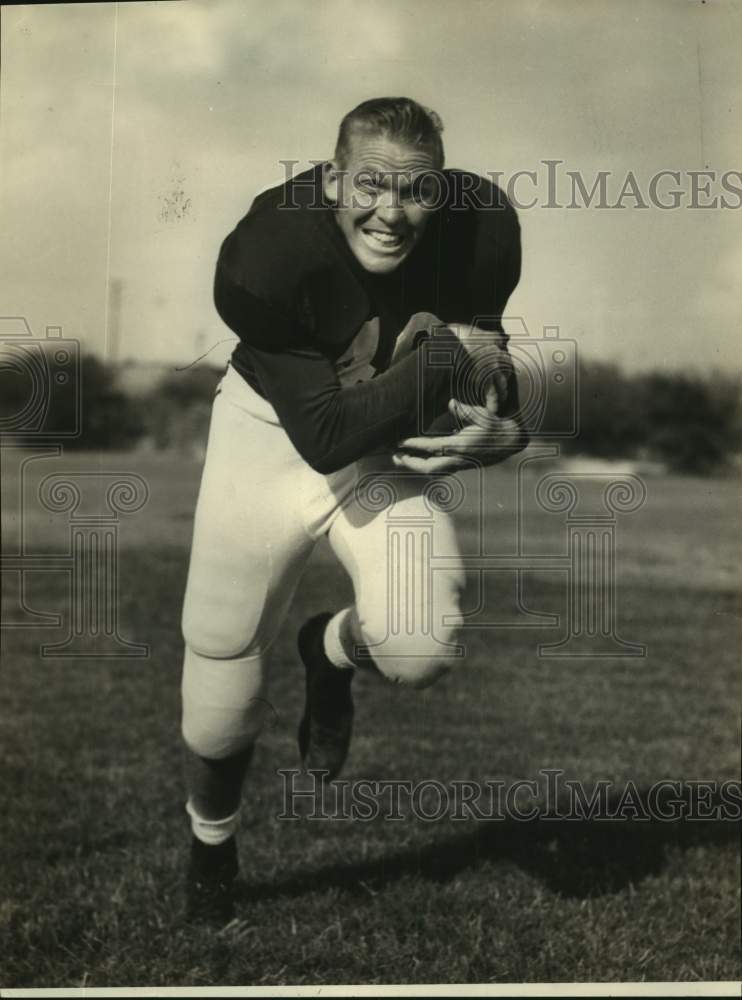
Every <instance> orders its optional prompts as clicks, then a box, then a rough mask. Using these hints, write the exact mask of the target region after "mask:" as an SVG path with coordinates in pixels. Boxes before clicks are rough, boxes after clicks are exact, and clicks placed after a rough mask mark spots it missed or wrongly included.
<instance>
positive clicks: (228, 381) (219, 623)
mask: <svg viewBox="0 0 742 1000" xmlns="http://www.w3.org/2000/svg"><path fill="white" fill-rule="evenodd" d="M236 380H237V381H236ZM253 403H255V406H256V407H257V412H258V413H259V412H260V406H259V401H258V402H255V397H253V396H252V395H251V393H250V390H249V389H247V387H246V386H244V385H243V383H242V382H241V381H240V380H239V376H238V375H237V374H236V373H234V372H230V373H229V374H228V375H227V376H226V377H225V379H224V381H223V383H222V390H221V392H220V395H219V396H218V397H217V399H216V401H215V404H214V412H213V417H212V425H211V429H210V434H209V444H208V448H207V456H206V463H205V466H204V473H203V479H202V484H201V490H200V493H199V500H198V506H197V510H196V518H195V524H194V538H193V547H192V552H191V564H190V569H189V574H188V585H187V588H186V596H185V602H184V608H183V635H184V639H185V643H186V650H185V661H184V669H183V685H182V696H183V738H184V741H185V745H186V782H187V789H188V802H187V810H188V813H189V816H190V819H191V828H192V832H193V842H192V849H191V865H190V870H189V910H190V911H191V916H192V917H194V918H198V917H200V916H203V918H204V919H207V920H209V919H215V920H219V919H222V918H224V919H226V918H227V917H228V916H229V913H230V909H231V895H230V884H231V882H232V880H233V879H234V876H235V875H236V871H237V856H236V848H235V841H234V834H235V830H236V827H237V818H238V813H239V807H240V802H241V792H242V783H243V779H244V775H245V771H246V768H247V765H248V763H249V761H250V758H251V756H252V751H253V747H254V744H255V741H256V739H257V737H258V735H259V734H260V731H261V729H262V728H263V727H264V725H265V724H266V723H267V722H269V721H270V720H271V719H272V718H273V717H274V714H275V713H274V711H273V709H272V707H271V705H270V703H269V701H268V699H267V696H266V674H267V663H266V661H267V654H268V651H269V647H270V645H271V643H272V641H273V639H274V638H275V636H276V634H277V632H278V630H279V628H280V625H281V623H282V621H283V619H284V617H285V614H286V610H287V608H288V605H289V603H290V600H291V596H292V594H293V591H294V589H295V585H296V581H297V579H298V577H299V575H300V573H301V571H302V569H303V566H304V564H305V562H306V559H307V557H308V555H309V553H310V551H311V548H312V544H313V542H312V539H311V538H310V537H309V535H308V534H307V532H306V530H305V527H304V524H303V522H302V518H301V508H300V503H298V502H297V490H296V482H297V475H299V474H300V469H299V465H298V463H299V462H300V460H299V459H298V456H297V455H296V452H295V451H294V449H293V448H292V447H291V445H290V443H289V441H288V438H287V437H286V434H285V432H284V431H283V430H282V429H281V428H280V427H277V426H276V425H275V424H272V423H270V422H267V421H265V420H263V419H260V418H259V417H257V416H256V415H255V412H249V411H248V410H247V409H245V408H244V405H243V404H247V405H249V406H252V405H253ZM199 910H201V911H202V912H201V913H199V912H198V911H199Z"/></svg>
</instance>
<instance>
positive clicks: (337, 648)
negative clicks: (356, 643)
mask: <svg viewBox="0 0 742 1000" xmlns="http://www.w3.org/2000/svg"><path fill="white" fill-rule="evenodd" d="M350 613H351V608H343V610H342V611H338V613H337V614H336V615H333V616H332V618H331V619H330V620H329V622H328V623H327V626H326V628H325V635H324V641H323V645H324V649H325V656H326V657H327V659H328V660H329V661H330V663H331V664H332V665H333V666H334V667H338V668H339V669H341V670H348V669H351V668H352V667H354V666H355V663H354V662H353V660H352V659H351V658H350V656H348V653H347V652H346V649H350V650H352V649H353V639H352V637H350V638H349V639H345V641H343V640H344V637H345V636H348V635H349V632H350V628H349V624H350V622H349V619H350Z"/></svg>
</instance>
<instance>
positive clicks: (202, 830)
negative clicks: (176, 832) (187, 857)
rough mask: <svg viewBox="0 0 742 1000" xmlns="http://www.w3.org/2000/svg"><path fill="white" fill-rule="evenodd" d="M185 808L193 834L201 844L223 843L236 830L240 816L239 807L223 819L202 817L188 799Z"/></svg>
mask: <svg viewBox="0 0 742 1000" xmlns="http://www.w3.org/2000/svg"><path fill="white" fill-rule="evenodd" d="M185 808H186V812H187V813H188V815H189V816H190V817H191V830H193V836H194V837H197V838H198V840H200V841H201V843H202V844H208V845H209V846H210V847H217V846H218V845H219V844H223V843H224V842H225V840H229V838H230V837H231V836H232V835H233V834H234V833H235V832H236V830H237V824H238V822H239V818H240V811H239V809H238V810H237V812H236V813H233V815H232V816H226V817H225V818H224V819H204V818H203V817H202V816H199V815H198V813H197V812H196V810H195V808H194V806H193V803H192V802H191V800H190V799H188V801H187V802H186V807H185Z"/></svg>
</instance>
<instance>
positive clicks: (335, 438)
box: [248, 334, 461, 475]
mask: <svg viewBox="0 0 742 1000" xmlns="http://www.w3.org/2000/svg"><path fill="white" fill-rule="evenodd" d="M435 339H436V347H438V346H439V345H440V344H441V341H442V340H446V345H445V346H448V347H450V348H451V349H452V350H453V351H455V352H457V351H459V350H460V349H461V348H460V345H459V343H458V341H457V339H456V337H455V336H454V335H453V334H450V335H449V336H448V337H446V336H445V335H443V336H440V337H436V338H435ZM449 340H450V344H449V343H448V341H449ZM420 349H421V350H424V351H426V350H427V348H426V347H425V345H422V346H421V348H420ZM248 353H249V357H250V360H251V362H252V364H253V367H254V369H255V373H256V375H257V376H258V379H259V380H260V385H261V388H262V390H263V392H264V394H265V396H266V398H267V399H268V401H269V402H270V403H271V404H272V406H273V408H274V409H275V411H276V414H277V415H278V419H279V420H280V421H281V425H282V426H283V428H284V429H285V431H286V433H287V434H288V436H289V438H290V440H291V443H292V444H293V445H294V447H295V448H296V450H297V451H298V452H299V454H300V455H301V456H302V458H303V459H304V460H305V461H306V462H307V463H308V464H309V465H311V466H312V468H313V469H315V470H316V471H317V472H321V473H323V474H324V475H327V474H328V473H331V472H335V471H337V470H338V469H342V468H343V467H344V466H346V465H349V464H350V463H351V462H355V461H357V460H358V459H359V458H362V457H363V456H364V455H367V454H368V453H369V452H371V451H374V450H376V449H378V448H384V447H386V448H389V449H390V450H391V449H393V448H394V447H396V445H397V442H398V441H399V440H400V439H402V438H404V437H407V436H408V435H409V434H412V433H415V432H416V431H417V430H418V429H419V402H418V401H419V389H420V386H419V381H420V371H421V370H423V372H424V374H423V378H424V391H425V402H426V409H427V407H428V405H430V406H431V409H432V410H433V411H434V412H437V413H442V412H444V411H445V409H446V405H447V403H448V400H449V397H450V394H451V370H450V369H449V368H445V367H441V366H439V365H436V366H432V365H425V364H424V362H423V365H422V366H421V365H420V361H419V359H418V357H417V356H416V355H414V354H413V355H410V356H409V357H407V358H405V359H404V360H403V361H402V362H400V363H399V364H396V365H394V366H393V367H392V368H390V369H389V371H386V372H384V373H383V374H380V375H377V376H376V377H375V378H374V379H371V380H369V381H366V382H359V383H358V384H357V385H354V386H347V387H343V386H341V384H340V382H339V380H338V377H337V373H336V372H335V368H334V366H333V365H332V362H331V361H330V360H329V359H328V358H326V357H325V356H324V355H323V354H321V353H320V352H319V351H317V350H314V349H299V348H292V349H285V350H283V351H279V352H270V351H265V350H261V349H258V348H255V347H249V348H248Z"/></svg>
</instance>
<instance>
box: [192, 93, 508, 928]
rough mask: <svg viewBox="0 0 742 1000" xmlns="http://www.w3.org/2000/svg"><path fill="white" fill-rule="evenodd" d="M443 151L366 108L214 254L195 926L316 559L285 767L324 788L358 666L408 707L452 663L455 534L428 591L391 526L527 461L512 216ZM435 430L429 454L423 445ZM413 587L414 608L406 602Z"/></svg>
mask: <svg viewBox="0 0 742 1000" xmlns="http://www.w3.org/2000/svg"><path fill="white" fill-rule="evenodd" d="M441 131H442V125H441V122H440V119H439V118H438V116H437V115H436V114H435V113H434V112H432V111H429V110H427V109H425V108H423V107H422V106H421V105H419V104H417V103H416V102H415V101H413V100H410V99H408V98H381V99H376V100H370V101H366V102H364V103H363V104H361V105H359V106H358V107H357V108H355V109H354V110H353V111H351V112H349V113H348V114H347V115H346V116H345V118H344V119H343V121H342V123H341V125H340V130H339V135H338V139H337V146H336V149H335V154H334V157H333V159H332V160H331V161H328V162H325V163H322V164H319V165H317V166H316V167H314V168H313V169H311V170H309V171H306V172H305V173H302V174H299V175H298V176H296V177H294V178H293V179H292V180H289V181H288V182H287V183H285V184H283V185H281V186H279V187H276V188H274V189H272V190H270V191H267V192H265V193H263V194H261V195H260V196H259V197H257V198H256V199H255V201H254V202H253V204H252V206H251V208H250V210H249V211H248V213H247V214H246V215H245V217H244V218H243V219H242V220H241V221H240V222H239V223H238V224H237V226H236V228H235V229H234V231H233V232H232V233H231V234H230V235H229V236H227V238H226V239H225V241H224V243H223V245H222V247H221V251H220V254H219V259H218V263H217V268H216V279H215V286H214V296H215V304H216V308H217V311H218V312H219V315H220V316H221V318H222V319H223V321H224V322H225V323H226V324H227V326H228V327H229V328H230V329H231V330H233V331H234V332H235V333H236V334H237V336H238V337H239V343H238V345H237V347H236V348H235V351H234V354H233V356H232V359H231V362H230V364H229V366H228V368H227V372H226V374H225V376H224V378H223V379H222V381H221V383H220V386H219V388H218V389H217V394H216V398H215V401H214V407H213V414H212V420H211V427H210V431H209V441H208V448H207V454H206V460H205V466H204V471H203V478H202V482H201V488H200V493H199V498H198V505H197V510H196V515H195V524H194V537H193V547H192V552H191V562H190V569H189V575H188V584H187V589H186V596H185V604H184V610H183V634H184V639H185V663H184V670H183V685H182V696H183V738H184V740H185V744H186V748H187V784H188V799H187V806H186V808H187V811H188V813H189V815H190V819H191V827H192V842H191V854H190V862H189V869H188V879H187V906H188V914H189V916H190V917H191V918H192V919H197V920H201V919H202V920H206V921H217V922H224V921H228V920H229V919H230V918H231V916H232V913H233V898H232V885H233V881H234V879H235V877H236V875H237V873H238V863H237V850H236V844H235V831H236V828H237V821H238V812H239V808H240V803H241V798H242V784H243V778H244V775H245V772H246V769H247V766H248V763H249V761H250V758H251V755H252V751H253V747H254V745H255V741H256V739H257V738H258V735H259V733H260V731H261V728H262V727H263V726H264V725H265V723H266V720H267V719H269V718H270V715H271V708H270V706H269V703H268V701H267V699H266V694H265V685H266V673H267V662H268V657H269V652H270V647H271V644H272V643H273V641H274V640H275V638H276V636H277V635H278V633H279V631H280V630H281V629H282V628H284V627H285V618H286V612H287V609H288V606H289V603H290V601H291V598H292V595H293V593H294V589H295V586H296V584H297V581H298V580H299V577H300V575H301V572H302V569H303V567H304V565H305V564H306V561H307V559H308V557H309V555H310V552H311V550H312V548H313V546H314V544H315V543H316V541H317V540H318V539H319V538H320V537H321V536H323V535H324V536H326V537H327V538H328V540H329V543H330V546H331V547H332V550H333V551H334V553H335V555H336V556H337V558H338V559H339V560H340V562H341V564H342V565H343V566H344V567H345V569H346V570H347V572H348V573H349V575H350V577H351V580H352V583H353V588H354V594H355V601H354V603H353V604H352V605H351V606H350V607H341V608H333V609H328V610H327V612H326V613H324V614H321V615H318V616H316V617H314V618H313V619H310V620H309V621H307V622H306V623H305V624H304V625H303V626H302V628H301V629H300V631H299V635H298V653H299V656H300V657H301V660H302V661H303V664H304V669H305V673H306V703H305V707H304V714H303V717H302V719H301V723H300V726H299V731H298V742H299V750H300V755H301V759H302V761H303V763H304V765H305V766H306V767H308V768H313V769H318V770H322V771H326V772H327V777H328V779H332V778H333V777H335V776H336V775H337V774H338V773H339V771H340V769H341V767H342V766H343V763H344V761H345V758H346V755H347V753H348V748H349V743H350V738H351V728H352V719H353V701H352V696H351V684H352V680H353V675H354V671H355V670H356V669H359V668H360V669H372V670H375V671H376V672H377V673H379V674H380V675H381V676H382V677H384V678H387V679H388V680H390V681H392V682H394V683H399V684H407V685H411V686H413V687H424V686H426V685H428V684H431V683H432V682H434V681H435V680H436V679H437V678H439V677H440V676H441V675H442V674H443V673H445V672H446V671H447V670H448V669H449V668H450V667H451V665H452V663H453V662H455V657H454V655H453V654H454V652H455V651H456V645H455V640H456V634H457V629H458V625H459V624H460V621H461V618H460V610H459V598H460V593H461V590H462V587H463V584H464V574H463V571H462V568H461V565H460V564H457V562H456V558H457V556H458V548H457V543H456V538H455V534H454V530H453V524H452V520H451V517H450V515H449V514H448V513H446V512H445V511H442V510H439V511H437V512H436V513H435V515H434V516H435V539H436V549H437V550H438V551H441V552H445V553H446V555H447V556H449V557H452V558H449V559H448V560H447V562H446V568H440V567H437V568H436V570H435V572H433V573H429V572H427V570H426V563H425V560H426V558H427V559H429V553H426V552H425V551H424V550H423V547H421V546H418V547H417V549H418V550H417V551H411V552H408V553H406V554H404V557H403V558H399V559H396V560H395V562H394V566H393V567H392V565H391V562H390V560H392V558H393V556H392V554H391V553H390V552H389V551H387V550H388V546H387V532H386V516H387V514H388V513H389V512H390V511H391V512H392V513H393V514H394V515H395V516H399V517H401V518H405V517H410V518H413V519H414V518H415V517H416V516H419V515H420V514H423V515H424V516H427V517H429V516H430V506H429V504H427V500H426V494H425V489H426V486H429V484H430V479H429V477H430V475H431V474H438V473H447V472H452V471H455V470H456V469H460V468H465V467H467V466H471V465H472V463H473V461H474V462H479V463H480V464H481V462H482V461H484V462H485V463H492V462H496V461H500V460H502V459H503V458H506V457H507V456H508V455H511V454H513V453H514V452H516V451H518V450H520V449H521V448H523V447H524V446H525V444H526V434H525V431H524V429H523V427H522V426H521V424H520V422H519V420H518V413H517V411H518V402H517V386H516V383H515V377H514V374H513V370H512V365H511V364H510V361H509V356H508V354H507V349H506V342H507V337H506V335H505V333H504V331H503V328H502V324H501V315H502V311H503V308H504V306H505V304H506V302H507V300H508V297H509V296H510V294H511V292H512V291H513V289H514V288H515V286H516V284H517V282H518V278H519V275H520V239H519V226H518V221H517V217H516V214H515V211H514V210H513V208H512V207H511V206H510V204H509V203H508V202H507V200H506V198H505V196H504V195H503V194H502V192H501V191H500V190H499V189H498V188H497V187H495V186H494V185H493V184H491V183H490V182H489V181H486V180H484V179H483V178H481V177H478V176H476V175H475V174H471V173H468V172H465V171H456V170H446V169H444V157H443V145H442V140H441ZM474 324H476V325H474ZM482 372H484V376H483V375H482ZM462 387H463V388H462ZM445 414H448V415H449V418H450V419H449V422H448V424H447V426H446V428H445V431H446V433H444V434H441V433H435V434H432V435H431V434H428V433H424V431H425V430H426V428H427V426H428V424H430V423H432V422H434V421H436V419H437V421H438V422H437V423H435V424H434V426H440V418H441V417H442V416H444V415H445ZM472 456H475V458H472ZM379 484H383V485H384V487H385V489H386V492H385V493H384V496H385V497H386V501H385V502H383V503H380V502H379V490H378V486H379ZM375 487H377V488H376V489H375ZM392 577H393V583H391V584H390V580H391V579H392ZM423 578H425V579H428V580H429V581H430V586H429V592H427V593H426V595H425V597H424V599H423V602H422V603H423V604H424V605H425V606H424V607H418V606H416V602H415V601H410V600H408V599H407V597H406V596H405V595H407V594H408V593H410V592H411V588H412V587H413V586H414V585H415V581H419V580H421V579H423ZM417 603H418V604H419V603H420V602H419V601H418V602H417Z"/></svg>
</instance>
